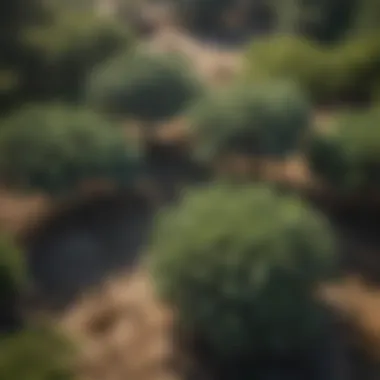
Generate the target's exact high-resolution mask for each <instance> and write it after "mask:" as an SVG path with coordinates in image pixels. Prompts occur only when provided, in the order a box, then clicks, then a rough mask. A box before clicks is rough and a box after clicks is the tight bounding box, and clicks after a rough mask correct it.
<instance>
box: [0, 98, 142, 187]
mask: <svg viewBox="0 0 380 380" xmlns="http://www.w3.org/2000/svg"><path fill="white" fill-rule="evenodd" d="M139 158H140V156H139V151H138V149H137V145H135V146H132V145H131V144H127V143H126V141H125V136H124V134H123V133H122V131H121V130H118V129H117V128H116V127H115V126H113V125H110V124H109V123H108V122H107V121H106V120H105V119H103V118H102V117H100V116H99V115H97V114H95V113H92V112H91V111H87V110H82V109H78V108H71V107H64V106H61V105H46V106H45V105H44V106H31V107H25V108H23V109H22V110H20V111H19V112H16V113H14V114H13V115H11V116H10V117H8V118H7V119H6V120H3V121H2V123H1V128H0V173H1V176H2V178H3V180H4V181H5V182H7V183H8V184H9V185H11V186H18V187H21V188H23V189H28V188H31V189H38V190H44V191H48V192H51V193H60V192H64V191H69V190H71V189H73V188H74V187H75V186H76V185H78V184H79V182H81V181H83V180H86V179H110V180H116V181H117V182H120V183H126V184H129V183H131V181H133V180H134V178H135V175H136V174H137V173H138V170H139V165H140V159H139Z"/></svg>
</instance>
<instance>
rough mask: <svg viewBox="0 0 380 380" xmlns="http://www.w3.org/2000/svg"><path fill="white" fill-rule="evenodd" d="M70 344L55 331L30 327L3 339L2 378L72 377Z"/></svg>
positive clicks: (66, 379) (0, 346)
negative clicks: (69, 360)
mask: <svg viewBox="0 0 380 380" xmlns="http://www.w3.org/2000/svg"><path fill="white" fill-rule="evenodd" d="M71 351H72V348H71V345H70V344H69V343H68V342H66V341H65V340H64V339H63V338H61V337H60V335H59V334H57V333H56V332H54V331H51V330H48V329H40V328H38V329H36V328H27V329H25V330H23V331H21V332H17V333H14V334H11V335H8V336H5V337H1V338H0V379H4V380H5V379H7V380H24V379H25V380H26V379H28V380H71V379H74V377H73V374H72V373H71V371H70V369H69V368H70V366H69V363H68V362H67V360H68V358H69V355H70V354H71Z"/></svg>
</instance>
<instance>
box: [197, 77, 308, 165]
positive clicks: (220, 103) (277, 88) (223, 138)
mask: <svg viewBox="0 0 380 380" xmlns="http://www.w3.org/2000/svg"><path fill="white" fill-rule="evenodd" d="M190 118H191V126H192V128H193V130H194V134H195V135H196V136H197V137H198V140H197V145H196V148H195V154H196V155H197V156H199V157H200V158H202V159H206V160H208V159H212V158H214V157H216V156H219V155H222V154H224V153H243V154H253V155H257V154H259V155H272V156H283V155H286V154H288V153H289V152H291V151H292V150H294V149H295V148H296V147H297V144H298V141H299V137H300V135H301V134H302V132H303V131H304V130H305V129H306V128H307V127H308V125H309V119H310V105H309V102H308V101H307V99H306V98H305V96H304V95H303V93H302V91H300V89H299V88H298V87H297V86H295V85H293V84H291V83H286V82H273V83H267V84H265V85H261V86H257V87H255V88H247V87H242V88H240V87H239V88H235V89H227V90H224V91H222V92H219V93H217V94H212V95H211V96H209V97H208V98H206V99H202V100H201V101H200V102H199V103H198V104H196V105H195V107H193V108H192V110H191V112H190Z"/></svg>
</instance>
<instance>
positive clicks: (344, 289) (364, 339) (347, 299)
mask: <svg viewBox="0 0 380 380" xmlns="http://www.w3.org/2000/svg"><path fill="white" fill-rule="evenodd" d="M320 295H321V297H322V299H323V300H324V301H325V302H327V303H328V304H329V305H331V306H332V307H333V308H334V309H335V310H336V311H337V312H339V314H340V315H341V317H342V318H343V319H344V320H345V321H346V322H347V323H348V324H349V325H350V326H352V328H353V334H354V338H355V340H356V342H357V343H358V344H359V345H360V346H361V347H362V349H364V350H365V351H366V352H367V353H368V354H369V355H370V356H371V357H373V358H374V359H375V360H379V361H380V289H379V287H374V286H371V285H369V284H367V283H365V281H364V280H363V279H361V278H360V277H354V276H352V277H348V278H346V279H345V280H344V281H342V282H341V283H338V284H330V285H326V286H325V287H323V288H321V291H320Z"/></svg>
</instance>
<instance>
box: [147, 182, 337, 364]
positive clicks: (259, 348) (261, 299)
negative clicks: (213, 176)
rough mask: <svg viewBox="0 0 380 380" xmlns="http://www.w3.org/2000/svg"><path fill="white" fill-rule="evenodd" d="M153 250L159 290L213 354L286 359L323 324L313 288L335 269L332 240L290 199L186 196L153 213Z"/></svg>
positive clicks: (241, 193) (219, 191) (267, 193)
mask: <svg viewBox="0 0 380 380" xmlns="http://www.w3.org/2000/svg"><path fill="white" fill-rule="evenodd" d="M151 252H152V256H151V257H150V259H151V261H150V262H149V263H150V265H151V271H152V274H153V278H154V279H155V281H156V285H157V289H158V291H159V294H160V295H161V296H162V297H163V298H164V299H165V300H166V301H168V302H169V303H171V304H172V305H174V306H175V307H176V308H177V309H178V313H179V320H180V322H181V323H182V324H183V326H184V328H185V331H186V330H189V331H193V332H194V331H195V332H196V334H200V336H201V337H202V338H203V339H204V341H205V342H206V343H207V344H208V345H209V346H210V347H211V348H212V349H213V350H214V352H215V353H217V354H220V355H227V356H229V357H235V355H236V356H238V355H243V356H244V355H248V356H250V355H253V356H254V355H255V354H260V353H272V354H276V353H277V354H279V353H285V352H287V353H290V352H292V350H296V349H302V348H305V347H307V346H308V345H310V344H313V342H314V339H316V338H317V337H318V335H319V334H320V333H321V331H322V329H323V328H324V327H323V326H324V322H325V318H324V317H325V314H324V312H323V311H322V308H320V307H319V305H318V303H317V302H316V301H315V300H314V298H313V296H312V292H313V288H314V287H315V285H316V284H317V283H318V282H319V281H322V280H324V279H326V278H329V277H330V276H331V275H333V274H334V273H335V251H334V243H333V240H332V236H331V233H330V230H329V228H328V225H327V224H326V223H325V221H324V220H323V219H322V217H321V216H319V215H318V214H316V213H314V212H313V211H311V210H309V209H308V208H307V207H305V205H304V204H303V203H302V202H301V201H300V200H298V199H297V198H293V197H292V196H279V195H278V194H276V193H275V192H274V191H272V190H271V189H268V188H265V187H258V188H255V187H251V186H245V187H244V186H243V187H222V186H220V187H219V186H217V185H215V186H213V187H209V188H205V189H200V190H192V191H189V192H188V193H186V194H185V196H184V199H183V202H182V204H180V205H179V206H177V207H174V208H172V209H171V210H168V211H167V212H165V213H163V214H162V215H159V218H158V220H157V223H156V229H155V231H154V235H153V238H152V247H151Z"/></svg>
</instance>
